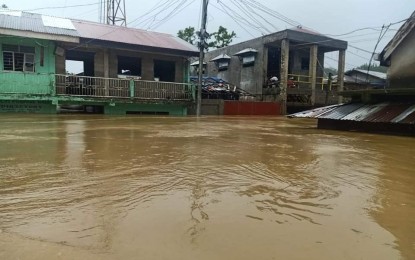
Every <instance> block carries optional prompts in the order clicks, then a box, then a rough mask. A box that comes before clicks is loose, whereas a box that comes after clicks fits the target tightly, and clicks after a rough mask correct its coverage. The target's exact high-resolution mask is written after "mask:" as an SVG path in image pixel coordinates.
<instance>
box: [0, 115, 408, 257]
mask: <svg viewBox="0 0 415 260" xmlns="http://www.w3.org/2000/svg"><path fill="white" fill-rule="evenodd" d="M0 259H415V138H409V137H396V136H387V135H374V134H364V133H350V132H337V131H325V130H317V129H315V121H312V120H311V121H310V120H290V119H285V118H282V117H263V118H261V117H205V118H201V119H196V118H170V117H134V116H131V117H105V116H99V117H97V116H81V115H67V116H66V115H62V116H45V115H1V116H0Z"/></svg>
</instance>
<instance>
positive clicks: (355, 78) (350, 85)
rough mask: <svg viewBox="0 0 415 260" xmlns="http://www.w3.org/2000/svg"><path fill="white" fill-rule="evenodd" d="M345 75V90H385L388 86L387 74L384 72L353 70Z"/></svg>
mask: <svg viewBox="0 0 415 260" xmlns="http://www.w3.org/2000/svg"><path fill="white" fill-rule="evenodd" d="M344 74H345V76H344V89H345V90H358V89H376V88H383V87H385V84H386V73H382V72H377V71H367V70H363V69H352V70H348V71H346V72H345V73H344ZM336 80H337V79H336Z"/></svg>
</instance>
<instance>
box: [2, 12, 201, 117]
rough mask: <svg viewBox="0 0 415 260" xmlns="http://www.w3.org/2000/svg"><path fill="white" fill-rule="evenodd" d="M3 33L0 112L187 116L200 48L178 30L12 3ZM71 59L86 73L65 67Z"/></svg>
mask: <svg viewBox="0 0 415 260" xmlns="http://www.w3.org/2000/svg"><path fill="white" fill-rule="evenodd" d="M0 34H1V37H0V48H1V50H0V53H1V55H2V57H1V59H0V112H35V113H56V112H57V108H58V107H62V106H66V105H68V106H70V105H79V106H84V107H85V108H87V109H88V111H94V112H99V113H105V114H126V113H139V114H140V113H141V114H147V113H149V114H158V113H160V114H170V115H186V114H187V108H188V106H189V105H190V104H193V103H194V96H195V94H194V91H195V88H194V87H193V86H191V85H190V84H189V83H188V82H189V61H188V60H189V57H192V56H197V55H198V50H197V49H196V48H195V47H194V46H192V45H190V44H188V43H187V42H185V41H183V40H181V39H179V38H177V37H175V36H172V35H168V34H163V33H156V32H149V31H144V30H138V29H132V28H126V27H120V26H111V25H105V24H99V23H95V22H89V21H80V20H71V19H65V18H58V17H50V16H45V15H40V14H33V13H27V12H21V11H9V10H2V11H1V12H0ZM69 60H72V61H80V62H81V64H82V66H83V73H81V74H77V75H69V74H67V69H66V64H67V61H69Z"/></svg>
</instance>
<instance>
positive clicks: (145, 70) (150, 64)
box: [141, 56, 154, 80]
mask: <svg viewBox="0 0 415 260" xmlns="http://www.w3.org/2000/svg"><path fill="white" fill-rule="evenodd" d="M141 71H142V75H141V77H142V79H143V80H154V61H153V59H152V58H151V57H147V56H146V57H143V59H142V63H141Z"/></svg>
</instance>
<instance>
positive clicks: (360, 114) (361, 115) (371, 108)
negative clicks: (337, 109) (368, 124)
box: [341, 103, 387, 121]
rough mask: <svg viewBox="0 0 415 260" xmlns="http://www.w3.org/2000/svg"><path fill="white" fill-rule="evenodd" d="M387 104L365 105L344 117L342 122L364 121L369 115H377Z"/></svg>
mask: <svg viewBox="0 0 415 260" xmlns="http://www.w3.org/2000/svg"><path fill="white" fill-rule="evenodd" d="M386 105H387V103H380V104H372V105H364V106H362V107H360V108H358V109H357V110H355V111H353V112H351V113H350V114H348V115H347V116H345V117H343V118H342V119H341V120H351V121H363V120H365V119H366V117H367V115H369V114H372V113H375V112H377V111H379V110H381V109H382V108H383V107H385V106H386Z"/></svg>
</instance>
